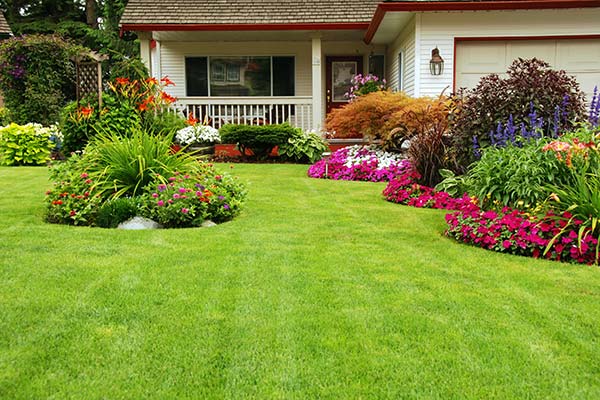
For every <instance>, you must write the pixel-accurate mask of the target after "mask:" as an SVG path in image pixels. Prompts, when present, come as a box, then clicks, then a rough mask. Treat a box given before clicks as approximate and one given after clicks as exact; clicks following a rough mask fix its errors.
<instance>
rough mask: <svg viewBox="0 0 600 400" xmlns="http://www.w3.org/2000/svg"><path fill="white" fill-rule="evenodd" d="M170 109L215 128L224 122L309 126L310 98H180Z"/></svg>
mask: <svg viewBox="0 0 600 400" xmlns="http://www.w3.org/2000/svg"><path fill="white" fill-rule="evenodd" d="M174 109H175V110H176V111H178V112H180V113H182V114H183V116H185V117H186V118H187V117H189V116H190V115H191V116H192V117H194V118H195V119H197V120H198V121H200V122H206V123H208V124H209V125H212V126H213V127H215V128H217V129H218V128H220V127H221V126H223V125H225V124H248V125H266V124H281V123H284V122H288V123H289V124H291V125H293V126H296V127H298V128H301V129H302V130H304V131H309V130H311V129H313V118H312V97H310V96H305V97H204V98H203V97H182V98H179V99H177V102H176V103H175V104H174Z"/></svg>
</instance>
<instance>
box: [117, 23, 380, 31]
mask: <svg viewBox="0 0 600 400" xmlns="http://www.w3.org/2000/svg"><path fill="white" fill-rule="evenodd" d="M368 27H369V23H368V22H339V23H314V24H311V23H309V24H123V25H121V32H124V31H302V30H307V31H310V30H365V29H367V28H368Z"/></svg>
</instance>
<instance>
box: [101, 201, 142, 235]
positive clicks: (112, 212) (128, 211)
mask: <svg viewBox="0 0 600 400" xmlns="http://www.w3.org/2000/svg"><path fill="white" fill-rule="evenodd" d="M137 213H138V204H137V199H136V198H131V197H121V198H118V199H112V200H108V201H105V202H104V203H103V204H102V205H101V206H100V208H99V209H98V214H97V215H96V220H95V223H96V225H97V226H99V227H101V228H116V227H117V226H119V224H120V223H122V222H125V221H127V220H128V219H130V218H132V217H135V216H136V215H137Z"/></svg>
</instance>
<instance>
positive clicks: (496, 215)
mask: <svg viewBox="0 0 600 400" xmlns="http://www.w3.org/2000/svg"><path fill="white" fill-rule="evenodd" d="M446 222H447V223H448V229H447V230H446V235H447V236H450V237H453V238H455V239H456V240H458V241H460V242H464V243H468V244H473V245H476V246H479V247H483V248H484V249H489V250H494V251H499V252H504V253H511V254H518V255H523V256H530V257H534V258H539V257H544V258H547V259H549V260H556V261H570V262H576V263H583V264H593V263H594V262H595V261H596V250H597V245H598V240H597V239H596V238H594V237H593V235H592V234H591V229H589V228H584V229H583V230H581V231H580V227H581V225H582V224H583V221H581V220H578V219H572V215H571V214H570V213H568V212H565V213H563V214H562V215H559V216H557V215H554V214H552V213H548V214H546V215H545V216H544V217H542V218H539V217H535V216H531V215H528V214H527V213H525V212H523V211H519V210H513V209H511V208H508V207H505V208H503V209H502V210H501V211H499V212H496V211H484V210H481V209H478V210H461V211H457V212H454V213H451V214H448V215H446ZM580 235H581V236H580ZM580 237H581V240H580V239H579V238H580Z"/></svg>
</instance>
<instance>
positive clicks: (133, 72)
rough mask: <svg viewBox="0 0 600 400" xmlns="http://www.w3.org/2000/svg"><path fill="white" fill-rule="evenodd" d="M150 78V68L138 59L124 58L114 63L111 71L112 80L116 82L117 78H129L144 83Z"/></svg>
mask: <svg viewBox="0 0 600 400" xmlns="http://www.w3.org/2000/svg"><path fill="white" fill-rule="evenodd" d="M149 77H150V73H149V72H148V68H146V65H144V63H143V62H142V60H140V59H139V58H137V57H133V58H123V59H122V60H120V61H118V62H116V63H114V64H113V65H112V66H111V70H110V80H111V81H114V80H115V79H117V78H127V79H129V80H130V81H135V80H139V81H143V80H145V79H147V78H149Z"/></svg>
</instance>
